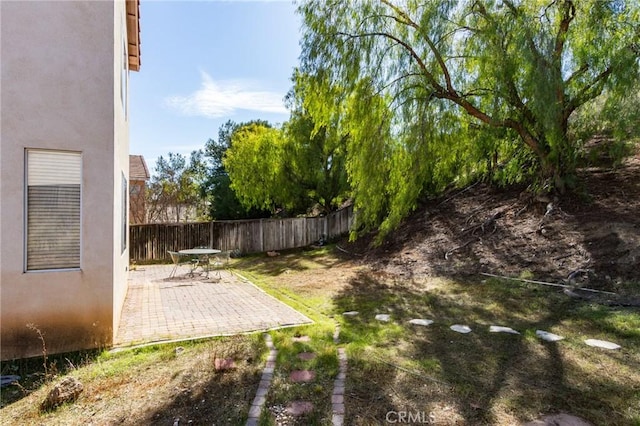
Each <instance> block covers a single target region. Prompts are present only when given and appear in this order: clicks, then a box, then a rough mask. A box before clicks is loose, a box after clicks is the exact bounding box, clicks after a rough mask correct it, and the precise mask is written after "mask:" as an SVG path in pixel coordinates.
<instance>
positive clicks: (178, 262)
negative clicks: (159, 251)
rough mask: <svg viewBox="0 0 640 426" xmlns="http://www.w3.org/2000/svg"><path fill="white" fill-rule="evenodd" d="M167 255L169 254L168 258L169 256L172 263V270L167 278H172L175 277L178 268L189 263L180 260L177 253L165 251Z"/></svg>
mask: <svg viewBox="0 0 640 426" xmlns="http://www.w3.org/2000/svg"><path fill="white" fill-rule="evenodd" d="M167 253H169V256H171V260H172V261H173V269H172V270H171V273H170V274H169V278H173V277H175V276H176V272H177V271H178V266H181V265H186V264H187V263H189V261H184V260H181V258H182V256H181V255H180V253H178V252H177V251H170V250H167Z"/></svg>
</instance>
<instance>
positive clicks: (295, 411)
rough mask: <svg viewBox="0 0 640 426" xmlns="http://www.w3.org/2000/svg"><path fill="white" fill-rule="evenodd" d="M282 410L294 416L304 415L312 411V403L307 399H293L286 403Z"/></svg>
mask: <svg viewBox="0 0 640 426" xmlns="http://www.w3.org/2000/svg"><path fill="white" fill-rule="evenodd" d="M284 411H285V412H286V413H287V414H289V415H291V416H294V417H300V416H304V415H305V414H308V413H310V412H312V411H313V403H311V402H309V401H293V402H290V403H289V404H288V405H287V408H285V409H284Z"/></svg>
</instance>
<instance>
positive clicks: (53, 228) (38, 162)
mask: <svg viewBox="0 0 640 426" xmlns="http://www.w3.org/2000/svg"><path fill="white" fill-rule="evenodd" d="M81 182H82V157H81V156H80V154H79V153H72V152H62V151H40V150H28V151H27V196H26V199H27V200H26V203H27V208H26V211H27V226H26V227H27V244H26V246H27V250H26V252H27V253H26V269H27V270H28V271H34V270H45V269H76V268H80V199H81Z"/></svg>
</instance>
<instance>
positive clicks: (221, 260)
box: [209, 251, 231, 279]
mask: <svg viewBox="0 0 640 426" xmlns="http://www.w3.org/2000/svg"><path fill="white" fill-rule="evenodd" d="M230 257H231V252H230V251H221V252H220V253H218V254H214V255H213V256H211V257H210V258H209V270H211V271H215V273H216V274H217V275H218V279H221V278H222V274H221V273H220V271H221V270H223V269H226V268H227V266H229V258H230Z"/></svg>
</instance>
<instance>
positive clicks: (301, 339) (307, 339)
mask: <svg viewBox="0 0 640 426" xmlns="http://www.w3.org/2000/svg"><path fill="white" fill-rule="evenodd" d="M291 340H293V341H294V342H310V341H311V337H309V336H293V337H292V338H291Z"/></svg>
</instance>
